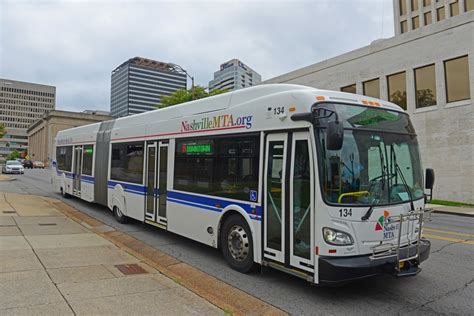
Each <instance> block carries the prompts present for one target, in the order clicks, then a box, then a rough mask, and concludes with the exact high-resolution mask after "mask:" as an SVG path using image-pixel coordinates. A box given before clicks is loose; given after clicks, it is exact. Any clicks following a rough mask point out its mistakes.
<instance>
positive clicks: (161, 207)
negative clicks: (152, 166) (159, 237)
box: [157, 141, 168, 226]
mask: <svg viewBox="0 0 474 316" xmlns="http://www.w3.org/2000/svg"><path fill="white" fill-rule="evenodd" d="M157 168H158V169H157V179H158V183H157V184H158V186H157V187H158V190H157V195H158V196H157V197H158V199H157V206H158V216H157V221H158V223H159V224H161V225H164V226H166V224H167V220H166V197H167V194H168V191H167V185H168V142H163V141H160V142H159V144H158V166H157Z"/></svg>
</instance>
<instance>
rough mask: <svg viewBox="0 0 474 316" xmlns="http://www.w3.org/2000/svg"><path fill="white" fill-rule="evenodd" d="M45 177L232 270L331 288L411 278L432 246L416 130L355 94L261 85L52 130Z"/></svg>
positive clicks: (386, 107) (392, 110) (429, 182)
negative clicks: (424, 233) (212, 254)
mask: <svg viewBox="0 0 474 316" xmlns="http://www.w3.org/2000/svg"><path fill="white" fill-rule="evenodd" d="M52 182H53V185H54V187H55V189H56V190H57V191H59V192H61V193H62V194H63V195H64V196H68V195H72V196H76V197H78V198H81V199H83V200H86V201H89V202H95V203H100V204H103V205H106V206H108V208H109V209H110V210H111V211H112V212H113V214H114V216H115V217H116V219H117V220H118V221H119V222H124V221H125V220H127V219H129V218H133V219H135V220H138V221H142V222H145V223H148V224H151V225H155V226H157V227H159V228H161V229H165V230H168V231H170V232H173V233H176V234H179V235H182V236H186V237H188V238H190V239H193V240H196V241H198V242H201V243H204V244H207V245H209V246H212V247H216V248H219V249H221V250H222V253H223V256H224V257H225V259H226V260H227V262H228V263H229V265H230V266H231V267H232V268H233V269H236V270H238V271H241V272H248V271H250V270H251V269H252V268H253V267H254V266H255V265H256V264H260V265H262V266H266V267H272V268H275V269H279V270H282V271H285V272H288V273H291V274H293V275H296V276H298V277H302V278H304V279H306V280H308V281H309V282H312V283H315V284H322V285H331V284H340V283H343V282H347V281H351V280H355V279H359V278H363V277H368V276H372V275H376V274H380V273H393V274H395V275H398V276H406V275H415V274H417V273H418V272H419V271H420V268H419V265H420V263H421V262H422V261H423V260H425V259H426V258H428V255H429V251H430V243H429V241H427V240H425V239H423V238H421V229H422V223H423V215H424V214H425V213H426V211H425V202H426V201H425V200H426V197H427V196H428V195H426V194H425V192H424V186H423V183H424V179H423V174H422V167H421V162H420V156H419V148H418V144H417V140H416V135H415V131H414V129H413V126H412V124H411V123H410V120H409V117H408V115H407V114H406V113H405V112H404V111H403V110H402V109H401V108H400V107H398V106H397V105H395V104H392V103H389V102H387V101H382V100H377V99H373V98H370V97H366V96H360V95H355V94H348V93H342V92H334V91H326V90H319V89H314V88H310V87H305V86H299V85H286V84H285V85H283V84H282V85H260V86H257V87H253V88H247V89H243V90H238V91H235V92H229V93H225V94H222V95H218V96H214V97H209V98H206V99H202V100H197V101H192V102H188V103H185V104H181V105H175V106H172V107H169V108H165V109H160V110H155V111H150V112H146V113H142V114H137V115H132V116H128V117H124V118H118V119H116V120H112V121H106V122H102V123H96V124H91V125H87V126H82V127H76V128H72V129H68V130H64V131H60V132H59V133H58V135H57V137H56V140H55V161H54V162H53V181H52ZM425 182H426V184H425V185H426V188H428V189H431V188H432V186H433V182H434V174H433V171H432V170H431V169H427V171H426V179H425Z"/></svg>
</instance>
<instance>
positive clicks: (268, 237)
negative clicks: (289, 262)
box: [263, 133, 288, 263]
mask: <svg viewBox="0 0 474 316" xmlns="http://www.w3.org/2000/svg"><path fill="white" fill-rule="evenodd" d="M287 143H288V134H286V133H282V134H269V135H268V136H267V140H266V146H265V150H266V154H265V157H266V161H265V175H264V177H265V178H264V192H265V197H264V204H265V206H264V216H263V219H264V236H265V238H264V251H263V253H264V257H266V258H269V259H272V260H274V261H278V262H281V263H284V262H285V238H284V236H285V226H286V225H285V221H286V208H285V206H286V205H285V194H284V193H285V187H286V183H285V178H286V169H287V168H286V162H287V161H286V156H287Z"/></svg>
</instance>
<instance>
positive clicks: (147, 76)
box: [110, 57, 187, 117]
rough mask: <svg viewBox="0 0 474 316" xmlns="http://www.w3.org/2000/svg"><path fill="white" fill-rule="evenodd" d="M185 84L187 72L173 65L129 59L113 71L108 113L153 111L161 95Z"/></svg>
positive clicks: (136, 58)
mask: <svg viewBox="0 0 474 316" xmlns="http://www.w3.org/2000/svg"><path fill="white" fill-rule="evenodd" d="M186 85H187V77H186V74H185V73H183V72H181V71H179V70H177V67H174V65H173V64H169V63H164V62H161V61H156V60H151V59H147V58H142V57H135V58H131V59H129V60H127V61H126V62H124V63H123V64H121V65H120V66H118V67H117V68H116V69H114V70H113V71H112V84H111V92H110V114H111V115H112V116H113V117H122V116H127V115H132V114H137V113H142V112H146V111H151V110H156V107H157V105H159V104H160V99H161V97H162V96H164V95H170V94H171V93H173V92H175V91H176V90H179V89H186Z"/></svg>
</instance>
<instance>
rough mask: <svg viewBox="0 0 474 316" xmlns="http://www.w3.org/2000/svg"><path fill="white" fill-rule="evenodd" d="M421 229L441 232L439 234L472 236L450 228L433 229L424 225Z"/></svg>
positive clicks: (473, 236) (472, 235)
mask: <svg viewBox="0 0 474 316" xmlns="http://www.w3.org/2000/svg"><path fill="white" fill-rule="evenodd" d="M423 230H424V231H428V232H433V233H441V234H447V235H456V236H463V237H469V238H474V234H468V233H461V232H454V231H450V230H442V229H434V228H426V227H424V228H423Z"/></svg>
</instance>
